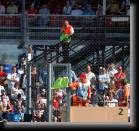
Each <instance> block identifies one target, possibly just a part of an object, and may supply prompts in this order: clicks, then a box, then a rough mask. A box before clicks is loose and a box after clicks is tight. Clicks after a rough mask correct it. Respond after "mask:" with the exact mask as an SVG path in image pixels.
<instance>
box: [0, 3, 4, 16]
mask: <svg viewBox="0 0 139 131" xmlns="http://www.w3.org/2000/svg"><path fill="white" fill-rule="evenodd" d="M0 14H5V6H4V5H3V4H2V3H1V1H0Z"/></svg>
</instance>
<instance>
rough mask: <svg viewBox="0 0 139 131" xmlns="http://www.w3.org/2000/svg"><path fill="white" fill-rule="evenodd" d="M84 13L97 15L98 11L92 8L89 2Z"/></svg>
mask: <svg viewBox="0 0 139 131" xmlns="http://www.w3.org/2000/svg"><path fill="white" fill-rule="evenodd" d="M83 15H96V11H95V10H93V9H92V7H91V5H90V4H87V6H86V8H85V10H84V11H83Z"/></svg>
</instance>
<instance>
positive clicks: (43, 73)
mask: <svg viewBox="0 0 139 131" xmlns="http://www.w3.org/2000/svg"><path fill="white" fill-rule="evenodd" d="M39 81H40V82H41V83H42V84H43V86H44V87H47V86H48V64H47V63H45V67H44V68H43V69H42V71H40V76H39ZM46 90H47V88H46Z"/></svg>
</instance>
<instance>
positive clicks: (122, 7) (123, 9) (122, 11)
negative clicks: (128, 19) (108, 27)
mask: <svg viewBox="0 0 139 131" xmlns="http://www.w3.org/2000/svg"><path fill="white" fill-rule="evenodd" d="M126 12H127V8H126V3H125V2H122V3H121V5H120V14H121V15H126Z"/></svg>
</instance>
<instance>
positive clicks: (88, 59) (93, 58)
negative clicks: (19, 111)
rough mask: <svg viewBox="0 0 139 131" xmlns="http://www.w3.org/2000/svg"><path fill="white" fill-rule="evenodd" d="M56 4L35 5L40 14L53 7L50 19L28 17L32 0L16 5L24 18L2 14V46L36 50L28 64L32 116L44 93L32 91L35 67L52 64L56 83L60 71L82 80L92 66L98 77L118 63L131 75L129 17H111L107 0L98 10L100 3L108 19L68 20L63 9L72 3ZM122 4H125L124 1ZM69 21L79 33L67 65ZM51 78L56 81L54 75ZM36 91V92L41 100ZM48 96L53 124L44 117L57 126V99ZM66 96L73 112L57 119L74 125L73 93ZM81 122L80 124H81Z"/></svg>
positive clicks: (80, 17) (53, 0) (82, 17)
mask: <svg viewBox="0 0 139 131" xmlns="http://www.w3.org/2000/svg"><path fill="white" fill-rule="evenodd" d="M56 1H57V0H48V1H46V2H44V1H43V0H36V1H35V2H36V3H34V7H35V8H36V9H37V10H39V9H40V7H38V5H39V4H40V6H41V5H43V4H46V5H47V6H48V7H49V10H50V14H48V15H46V14H39V13H37V14H28V13H27V12H26V10H27V9H28V8H29V6H30V5H31V4H32V2H33V1H32V0H28V1H25V0H23V1H22V3H20V2H21V1H20V2H19V1H18V0H16V5H18V7H19V8H18V13H16V14H7V13H4V14H0V44H1V45H2V44H8V45H17V46H18V49H19V51H22V50H24V47H27V46H31V48H32V50H33V51H32V52H31V53H32V58H31V59H29V60H27V87H28V89H27V98H28V99H29V100H28V99H27V102H28V103H27V110H28V113H27V115H28V114H30V115H31V111H32V109H34V108H36V107H35V100H36V98H37V91H38V90H39V89H38V88H37V89H36V87H35V89H34V88H33V87H32V86H33V83H32V82H30V81H31V72H30V71H31V65H34V64H35V65H36V66H37V68H38V69H42V68H43V67H44V66H45V63H46V62H47V64H50V65H52V67H51V66H50V65H49V66H48V67H49V71H50V72H51V71H53V70H58V71H57V72H51V73H52V74H54V78H56V76H57V75H58V74H59V73H61V72H59V70H60V69H61V70H64V69H66V70H70V69H71V68H72V70H73V71H75V73H76V75H77V76H79V75H80V74H81V73H82V72H86V67H87V66H88V65H92V66H91V68H92V70H93V72H94V73H95V74H96V76H98V75H99V68H100V67H107V65H108V64H111V63H115V64H116V66H119V65H122V67H123V71H125V72H126V74H128V73H129V71H128V69H129V64H130V63H129V57H130V16H129V15H127V14H123V12H122V13H121V12H120V13H119V14H109V11H107V10H106V6H108V1H107V0H99V1H98V3H97V2H96V1H94V3H93V5H94V6H93V8H94V9H95V11H96V10H97V4H100V5H101V6H102V15H98V16H97V15H78V16H72V15H65V14H62V9H63V7H64V6H65V4H66V0H60V1H57V2H56ZM81 1H82V4H83V2H85V1H84V0H79V1H78V2H79V3H80V2H81ZM117 1H118V2H122V0H117ZM8 2H9V0H5V1H2V4H3V5H5V6H8ZM37 2H38V3H37ZM88 2H89V0H88ZM95 2H96V3H95ZM123 2H127V6H128V5H129V3H128V0H127V1H124V0H123ZM54 3H55V4H56V5H57V6H56V7H55V6H54ZM84 4H85V3H84ZM121 5H122V4H121V3H120V6H121ZM57 8H59V9H60V11H59V12H58V13H55V12H56V11H57ZM124 13H126V12H124ZM41 18H44V19H48V23H47V24H46V25H45V26H43V25H40V24H39V22H38V21H39V20H40V19H41ZM64 20H68V21H69V22H70V23H71V24H72V25H73V27H74V30H75V34H74V35H73V36H72V41H71V42H70V45H69V62H68V63H64V60H63V55H62V46H61V44H60V41H59V36H60V28H61V26H62V23H63V21H64ZM21 55H22V54H21ZM26 55H28V54H26ZM63 63H64V64H63ZM55 65H56V67H55ZM51 68H52V69H53V70H52V69H51ZM50 72H49V73H50ZM48 79H51V80H52V78H51V75H50V74H49V77H48ZM127 79H128V82H130V79H129V75H127ZM51 80H49V82H50V83H49V85H47V86H50V85H51V82H52V81H51ZM97 84H99V83H97ZM97 86H98V85H97ZM31 87H32V88H31ZM43 88H46V87H43ZM47 88H48V87H47ZM50 88H51V87H50ZM50 88H49V89H50ZM31 90H32V91H31ZM33 90H34V92H35V93H36V94H35V95H34V92H33ZM47 93H49V94H47V95H48V99H47V101H48V103H47V104H48V105H47V107H45V110H46V108H48V109H47V111H48V112H49V113H48V112H47V113H48V114H47V115H45V118H46V117H47V118H46V119H47V120H46V119H45V118H44V119H45V120H43V121H49V122H51V121H55V119H54V120H51V117H52V116H51V114H52V110H51V106H52V103H51V106H50V105H49V104H50V103H49V101H50V100H53V99H54V98H51V97H53V95H52V96H51V93H53V91H52V92H51V91H50V90H48V92H47ZM66 93H67V98H66V99H67V100H66V102H67V101H68V100H69V101H68V102H67V103H66V104H67V106H69V107H66V111H63V110H64V109H62V111H63V112H62V113H63V114H62V116H61V117H60V118H59V117H57V118H56V119H58V118H59V119H60V120H59V121H62V122H63V121H70V120H69V117H70V116H69V114H68V112H69V110H70V109H69V108H70V102H71V100H70V95H71V94H70V93H71V92H70V91H69V89H66ZM28 96H29V97H28ZM31 96H32V97H31ZM37 108H38V107H37ZM37 108H36V109H37ZM61 108H62V107H60V109H61ZM63 108H64V107H63ZM117 109H118V108H117ZM89 110H90V109H89ZM108 110H109V109H108ZM72 111H73V113H74V111H75V114H76V110H74V109H72ZM100 112H101V111H100ZM53 115H54V114H53ZM56 115H57V114H56ZM57 116H58V115H57ZM73 119H74V118H72V120H73ZM109 120H110V119H109ZM120 120H121V119H120ZM124 120H125V119H124ZM124 120H123V121H124ZM25 121H29V117H28V116H27V117H26V118H25ZM30 121H33V120H30ZM57 121H58V120H57ZM73 121H74V120H73ZM77 121H78V120H77ZM77 121H76V120H75V122H77ZM115 121H116V118H115ZM121 121H122V120H121ZM33 122H34V121H33ZM124 122H125V121H124Z"/></svg>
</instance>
